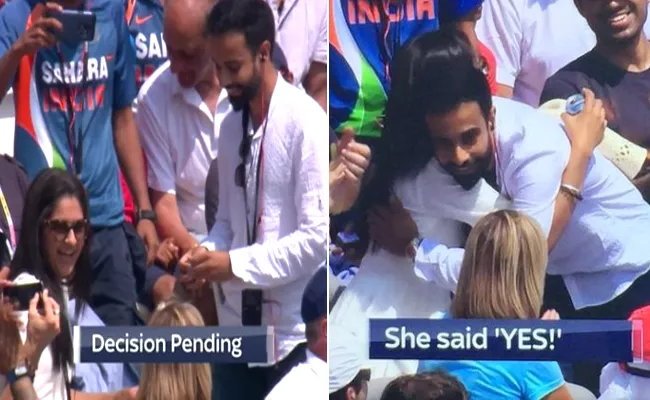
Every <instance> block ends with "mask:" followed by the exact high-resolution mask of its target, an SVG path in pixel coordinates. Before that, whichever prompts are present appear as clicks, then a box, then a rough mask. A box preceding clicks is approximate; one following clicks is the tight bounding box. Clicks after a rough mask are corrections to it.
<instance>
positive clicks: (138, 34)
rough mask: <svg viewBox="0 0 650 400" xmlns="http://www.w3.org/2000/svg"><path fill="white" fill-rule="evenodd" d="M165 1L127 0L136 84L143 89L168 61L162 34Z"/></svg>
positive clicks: (127, 17)
mask: <svg viewBox="0 0 650 400" xmlns="http://www.w3.org/2000/svg"><path fill="white" fill-rule="evenodd" d="M164 4H165V1H164V0H126V1H125V12H124V13H125V17H126V24H127V25H128V27H129V33H130V35H131V41H132V44H133V47H134V48H135V59H136V65H135V83H136V88H137V90H138V91H140V88H141V87H142V85H144V83H145V82H146V81H147V79H149V77H150V76H151V75H153V73H154V71H156V70H157V69H158V67H160V66H161V65H163V64H164V63H165V62H166V61H167V58H168V57H167V54H168V49H167V45H166V43H165V39H164V38H165V36H164V35H163V15H164V8H163V6H164Z"/></svg>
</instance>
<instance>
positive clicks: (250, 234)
mask: <svg viewBox="0 0 650 400" xmlns="http://www.w3.org/2000/svg"><path fill="white" fill-rule="evenodd" d="M242 111H243V112H242V122H241V123H242V132H243V137H242V143H243V144H244V146H247V148H248V154H249V156H252V155H253V154H252V151H251V150H252V149H251V143H252V141H251V140H249V137H248V119H249V114H250V110H249V109H248V106H245V107H244V109H243V110H242ZM268 122H269V118H268V114H267V115H265V117H264V127H263V128H262V137H261V138H260V151H259V152H258V154H257V168H256V172H255V209H254V214H253V221H254V223H253V229H252V232H251V227H250V219H249V218H248V215H249V214H250V208H249V207H248V173H246V159H244V160H242V162H243V163H244V179H243V183H244V184H243V185H242V188H243V190H244V207H245V209H246V238H247V240H248V245H249V246H251V245H253V244H254V243H255V242H256V241H257V227H258V225H259V222H258V221H257V219H258V216H257V213H258V211H259V202H260V185H261V181H262V177H261V172H262V169H261V167H262V162H263V160H264V157H263V154H264V137H265V136H266V126H267V125H268ZM246 158H248V157H246ZM260 218H261V213H260Z"/></svg>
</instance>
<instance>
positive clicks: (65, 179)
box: [11, 168, 91, 384]
mask: <svg viewBox="0 0 650 400" xmlns="http://www.w3.org/2000/svg"><path fill="white" fill-rule="evenodd" d="M64 197H74V198H76V199H77V200H78V201H79V204H80V205H81V209H82V212H83V215H84V218H85V219H86V220H89V216H88V196H87V194H86V191H85V189H84V187H83V184H82V183H81V181H80V180H79V179H78V178H77V177H76V176H75V175H73V174H71V173H69V172H67V171H64V170H61V169H54V168H49V169H46V170H44V171H42V172H41V173H39V174H38V175H37V176H36V178H35V179H34V181H33V182H32V183H31V185H30V186H29V188H28V189H27V194H26V196H25V207H24V209H23V220H22V229H21V233H20V238H19V239H18V245H17V246H16V254H15V255H14V258H13V260H12V262H11V278H12V279H15V278H16V277H17V276H18V275H20V274H21V273H23V272H26V273H29V274H31V275H34V276H35V277H36V279H38V280H40V281H41V282H42V283H43V286H44V287H45V289H48V291H49V293H50V296H51V297H53V298H54V300H56V302H57V303H59V305H60V306H61V314H60V318H61V332H60V333H59V334H58V335H57V336H56V338H54V341H53V342H52V361H53V364H54V370H55V371H59V370H63V371H66V369H65V366H67V365H68V364H70V363H72V333H71V331H70V324H69V322H68V321H69V318H68V310H66V307H65V306H64V305H65V302H64V298H63V287H62V286H61V284H60V283H59V280H58V278H57V276H56V274H55V272H54V270H53V269H52V267H51V266H50V265H49V261H48V259H47V256H46V253H45V248H44V240H43V229H44V224H45V221H46V220H47V219H48V218H50V216H51V215H52V212H53V211H54V208H55V207H56V205H57V203H58V201H59V200H61V199H62V198H64ZM88 233H90V232H88ZM90 282H91V264H90V237H87V238H86V241H85V243H84V247H83V248H82V250H81V254H80V255H79V259H78V260H77V263H76V265H75V273H74V276H73V277H72V280H71V282H70V297H74V298H75V301H76V304H75V306H76V307H75V308H76V310H75V312H76V314H79V313H80V312H81V308H82V306H83V305H84V304H86V303H87V302H88V299H89V297H90ZM66 384H67V382H66Z"/></svg>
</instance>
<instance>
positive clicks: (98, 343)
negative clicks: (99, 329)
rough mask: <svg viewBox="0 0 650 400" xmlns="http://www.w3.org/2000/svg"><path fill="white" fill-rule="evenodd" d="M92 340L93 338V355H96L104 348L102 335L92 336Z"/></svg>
mask: <svg viewBox="0 0 650 400" xmlns="http://www.w3.org/2000/svg"><path fill="white" fill-rule="evenodd" d="M92 338H93V346H92V349H93V353H98V352H100V351H102V349H103V348H104V338H103V337H102V335H98V334H93V336H92Z"/></svg>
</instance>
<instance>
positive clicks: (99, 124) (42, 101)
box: [0, 0, 137, 226]
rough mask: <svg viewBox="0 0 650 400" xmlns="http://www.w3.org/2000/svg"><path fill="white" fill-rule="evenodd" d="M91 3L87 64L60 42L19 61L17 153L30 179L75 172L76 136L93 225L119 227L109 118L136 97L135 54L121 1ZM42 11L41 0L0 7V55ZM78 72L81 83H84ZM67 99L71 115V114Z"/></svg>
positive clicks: (74, 48)
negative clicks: (93, 21) (52, 171)
mask: <svg viewBox="0 0 650 400" xmlns="http://www.w3.org/2000/svg"><path fill="white" fill-rule="evenodd" d="M88 3H89V4H90V11H92V12H93V13H95V15H96V16H97V25H96V29H95V38H94V40H93V41H91V42H89V43H88V57H87V68H84V67H83V64H84V63H83V62H82V54H83V50H82V49H83V47H84V46H83V45H66V44H65V43H60V44H59V45H58V46H53V47H51V48H47V49H41V50H40V51H38V52H37V53H36V54H30V55H27V56H25V57H23V59H22V60H21V62H20V65H19V67H18V69H17V72H16V74H15V76H14V80H13V89H14V99H15V100H14V101H15V104H16V132H15V143H14V154H15V156H16V159H18V161H19V162H20V163H21V164H22V165H23V166H25V169H26V170H27V172H28V175H29V176H30V178H34V176H35V175H36V174H38V172H40V171H41V170H43V169H44V168H47V167H56V168H62V169H72V168H73V166H74V163H75V161H74V157H71V154H72V155H73V156H74V154H75V152H74V151H71V148H72V145H74V146H76V143H78V140H79V139H78V136H81V137H82V142H83V146H82V150H83V151H82V154H83V157H82V160H83V164H82V168H81V180H82V182H83V184H84V186H85V187H86V190H87V192H88V196H89V198H90V216H91V223H92V225H93V226H116V225H118V224H120V223H122V222H123V221H124V210H123V207H124V204H123V199H122V189H121V187H120V181H119V176H118V162H117V155H116V153H115V146H114V142H113V124H112V115H113V112H114V111H117V110H121V109H123V108H125V107H130V106H131V103H132V102H133V100H134V98H135V96H136V94H137V92H136V87H135V84H134V82H135V76H134V71H135V54H134V51H133V47H132V46H131V45H130V44H129V40H130V39H129V31H128V28H127V26H126V21H125V15H124V6H123V3H121V2H117V1H113V0H92V3H91V2H90V0H89V1H88ZM88 3H87V4H88ZM43 10H44V3H43V2H42V1H38V0H13V1H11V2H9V3H7V5H6V6H4V7H3V8H2V9H0V57H1V56H2V55H4V54H5V52H6V51H7V50H8V49H9V48H10V46H11V45H12V44H13V43H14V42H15V41H16V40H17V39H18V38H19V37H20V36H21V35H22V34H23V33H24V32H25V31H26V30H27V29H28V28H29V27H30V26H31V23H32V21H33V20H35V19H36V18H38V16H39V15H41V14H42V13H43ZM84 69H85V70H86V71H84ZM83 72H85V76H86V79H85V81H86V82H85V85H83V87H81V86H82V83H83V79H82V78H83V75H82V73H83ZM70 89H71V90H70ZM69 93H71V94H72V95H74V96H69ZM71 101H73V104H74V105H73V108H74V110H75V112H74V113H72V112H68V109H69V106H68V104H69V103H70V102H71ZM71 114H74V121H75V124H74V128H75V129H74V134H75V136H77V137H76V138H75V143H74V144H72V143H70V140H69V136H70V135H69V133H70V129H69V126H70V120H71V119H72V115H71Z"/></svg>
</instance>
